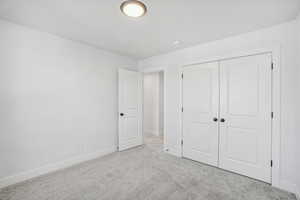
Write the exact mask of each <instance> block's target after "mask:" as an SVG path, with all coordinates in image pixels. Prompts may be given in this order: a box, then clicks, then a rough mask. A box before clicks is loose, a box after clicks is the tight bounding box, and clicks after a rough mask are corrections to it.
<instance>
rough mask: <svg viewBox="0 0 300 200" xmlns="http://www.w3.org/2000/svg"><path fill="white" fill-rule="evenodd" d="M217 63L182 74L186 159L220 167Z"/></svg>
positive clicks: (188, 68)
mask: <svg viewBox="0 0 300 200" xmlns="http://www.w3.org/2000/svg"><path fill="white" fill-rule="evenodd" d="M218 68H219V66H218V63H207V64H199V65H193V66H190V67H186V68H185V69H184V71H183V84H182V87H183V88H182V91H183V99H182V101H183V109H184V112H183V156H184V157H186V158H190V159H192V160H196V161H199V162H204V163H207V164H210V165H213V166H217V165H218V122H217V121H214V118H217V117H218V107H219V71H218Z"/></svg>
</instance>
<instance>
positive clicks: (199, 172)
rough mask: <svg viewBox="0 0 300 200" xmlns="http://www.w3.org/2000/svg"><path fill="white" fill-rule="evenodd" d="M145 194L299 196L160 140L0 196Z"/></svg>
mask: <svg viewBox="0 0 300 200" xmlns="http://www.w3.org/2000/svg"><path fill="white" fill-rule="evenodd" d="M146 141H147V140H146ZM148 141H151V140H148ZM152 141H153V140H152ZM142 199H143V200H154V199H155V200H167V199H172V200H173V199H174V200H219V199H220V200H250V199H251V200H271V199H275V200H285V199H289V200H295V196H294V195H293V194H290V193H287V192H284V191H281V190H278V189H275V188H273V187H271V186H269V185H268V184H265V183H262V182H259V181H255V180H252V179H249V178H246V177H244V176H239V175H237V174H233V173H230V172H226V171H223V170H220V169H217V168H213V167H210V166H207V165H204V164H201V163H197V162H193V161H191V160H187V159H181V158H177V157H174V156H171V155H168V154H165V153H163V152H162V145H161V144H160V143H158V142H157V141H156V140H155V142H153V143H151V142H150V143H149V144H147V145H145V146H142V147H138V148H134V149H130V150H127V151H124V152H119V153H113V154H111V155H108V156H105V157H102V158H99V159H96V160H92V161H89V162H86V163H83V164H80V165H77V166H74V167H71V168H68V169H65V170H61V171H57V172H55V173H51V174H48V175H45V176H41V177H38V178H35V179H32V180H29V181H26V182H23V183H20V184H17V185H13V186H10V187H7V188H4V189H0V200H142Z"/></svg>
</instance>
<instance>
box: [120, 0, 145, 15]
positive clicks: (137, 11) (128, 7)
mask: <svg viewBox="0 0 300 200" xmlns="http://www.w3.org/2000/svg"><path fill="white" fill-rule="evenodd" d="M120 8H121V11H122V13H124V14H125V15H126V16H128V17H142V16H144V15H145V14H146V12H147V7H146V5H145V4H144V3H142V2H140V1H138V0H128V1H124V2H123V3H122V4H121V6H120Z"/></svg>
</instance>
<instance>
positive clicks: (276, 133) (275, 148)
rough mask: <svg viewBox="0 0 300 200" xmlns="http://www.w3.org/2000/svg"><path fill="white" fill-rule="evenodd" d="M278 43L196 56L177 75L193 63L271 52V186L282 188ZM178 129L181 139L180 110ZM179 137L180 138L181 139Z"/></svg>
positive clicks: (279, 49)
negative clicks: (201, 56) (208, 55)
mask: <svg viewBox="0 0 300 200" xmlns="http://www.w3.org/2000/svg"><path fill="white" fill-rule="evenodd" d="M280 51H281V48H280V45H274V46H266V47H265V46H263V47H261V48H255V49H248V48H246V49H242V50H238V51H235V52H234V53H230V54H225V55H219V56H212V57H206V58H198V59H195V60H193V61H192V62H187V63H184V64H183V65H182V67H181V68H180V70H179V76H181V74H182V72H183V68H184V67H186V66H189V65H193V64H200V63H207V62H215V61H221V60H227V59H232V58H238V57H244V56H251V55H257V54H263V53H271V54H272V62H273V64H274V70H273V90H272V103H273V105H272V107H273V108H272V110H273V112H274V119H273V122H272V160H273V167H272V183H271V184H272V186H274V187H278V188H282V189H284V188H283V186H282V183H281V182H280V152H281V63H280ZM179 80H180V97H181V98H180V107H179V109H181V108H182V79H181V78H180V79H179ZM179 117H180V131H181V139H182V138H183V132H182V113H181V112H180V116H179ZM181 139H180V140H181ZM180 149H181V155H182V146H181V145H180Z"/></svg>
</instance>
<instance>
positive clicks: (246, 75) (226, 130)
mask: <svg viewBox="0 0 300 200" xmlns="http://www.w3.org/2000/svg"><path fill="white" fill-rule="evenodd" d="M271 81H272V80H271V55H270V54H263V55H255V56H248V57H242V58H237V59H232V60H226V61H222V62H220V118H221V122H220V141H219V143H220V150H219V151H220V152H219V155H220V156H219V167H220V168H223V169H226V170H230V171H233V172H236V173H239V174H243V175H246V176H249V177H252V178H255V179H259V180H262V181H265V182H268V183H270V182H271V166H270V161H271ZM222 118H223V119H224V122H222Z"/></svg>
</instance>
